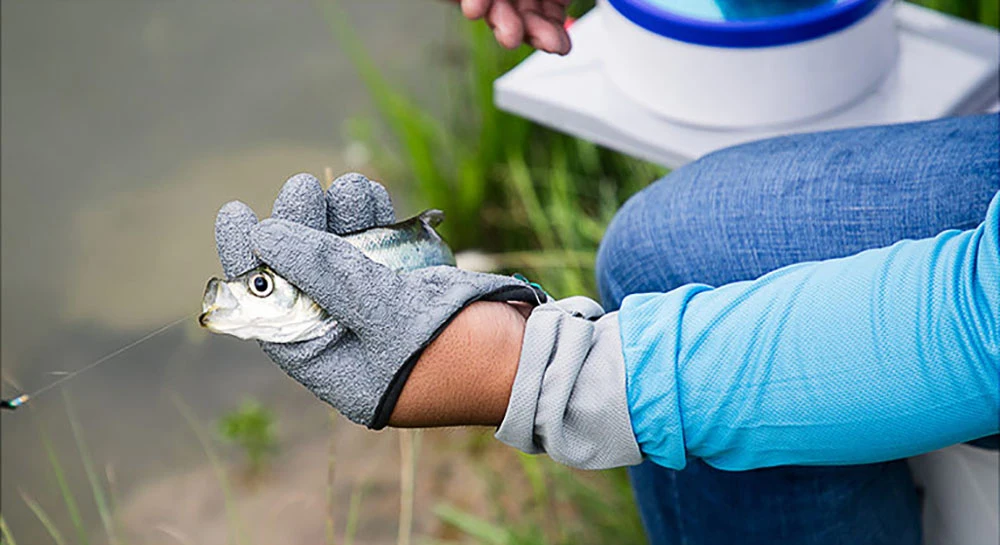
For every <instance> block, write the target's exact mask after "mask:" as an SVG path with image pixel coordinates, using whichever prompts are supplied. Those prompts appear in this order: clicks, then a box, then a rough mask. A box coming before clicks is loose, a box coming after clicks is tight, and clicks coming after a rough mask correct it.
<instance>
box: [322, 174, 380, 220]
mask: <svg viewBox="0 0 1000 545" xmlns="http://www.w3.org/2000/svg"><path fill="white" fill-rule="evenodd" d="M326 208H327V229H328V230H329V231H330V232H332V233H340V234H344V233H350V232H354V231H359V230H362V229H367V228H370V227H373V226H376V225H389V224H391V223H393V222H394V221H395V219H396V218H395V212H394V210H393V207H392V200H391V199H390V198H389V193H388V191H386V189H385V187H383V186H382V184H380V183H378V182H376V181H374V180H370V179H369V178H368V177H366V176H365V175H363V174H360V173H358V172H349V173H347V174H344V175H343V176H340V177H339V178H337V179H336V180H334V181H333V184H331V185H330V189H328V190H327V192H326Z"/></svg>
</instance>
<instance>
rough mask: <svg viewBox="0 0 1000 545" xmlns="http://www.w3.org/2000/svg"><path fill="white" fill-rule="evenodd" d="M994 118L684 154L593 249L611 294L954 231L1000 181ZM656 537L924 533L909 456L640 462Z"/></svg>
mask: <svg viewBox="0 0 1000 545" xmlns="http://www.w3.org/2000/svg"><path fill="white" fill-rule="evenodd" d="M998 123H1000V118H998V116H996V115H987V116H976V117H966V118H955V119H947V120H941V121H934V122H927V123H916V124H907V125H896V126H888V127H872V128H864V129H854V130H847V131H835V132H828V133H819V134H811V135H796V136H789V137H782V138H777V139H771V140H766V141H762V142H756V143H752V144H747V145H743V146H738V147H734V148H730V149H727V150H723V151H720V152H717V153H714V154H711V155H709V156H707V157H705V158H703V159H701V160H699V161H697V162H695V163H692V164H691V165H688V166H686V167H684V168H682V169H680V170H678V171H676V172H674V173H673V174H671V175H670V176H668V177H667V178H666V179H664V180H662V181H660V182H658V183H656V184H654V185H652V186H650V187H649V188H647V189H646V190H644V191H642V192H641V193H639V194H638V195H637V196H635V197H634V198H632V199H631V200H630V201H629V202H628V203H627V204H626V205H625V206H624V207H623V208H622V210H621V211H620V212H619V214H618V215H617V216H616V218H615V220H614V221H613V222H612V224H611V226H610V227H609V229H608V233H607V234H606V236H605V240H604V242H603V243H602V246H601V250H600V252H599V255H598V281H599V286H600V289H601V295H602V298H603V301H604V304H605V306H606V307H607V308H608V309H609V310H613V309H616V308H618V307H619V306H620V304H621V301H622V299H624V297H625V296H626V295H629V294H633V293H642V292H663V291H668V290H670V289H673V288H676V287H678V286H680V285H683V284H687V283H692V282H700V283H704V284H709V285H721V284H725V283H729V282H734V281H739V280H749V279H753V278H756V277H759V276H761V275H764V274H766V273H768V272H770V271H772V270H775V269H778V268H780V267H783V266H785V265H789V264H792V263H797V262H801V261H813V260H821V259H828V258H834V257H841V256H846V255H851V254H854V253H857V252H860V251H862V250H865V249H869V248H876V247H883V246H888V245H890V244H892V243H894V242H896V241H898V240H900V239H904V238H928V237H932V236H934V235H936V234H937V233H939V232H941V231H942V230H945V229H963V230H964V229H972V228H974V227H975V226H976V225H978V224H979V223H980V222H981V221H982V220H983V215H984V212H985V210H986V208H987V206H988V204H989V201H990V199H991V197H992V196H993V195H994V193H996V191H997V190H998V189H1000V166H998V156H1000V149H998V146H1000V130H998ZM631 476H632V480H633V485H634V487H635V492H636V496H637V498H638V500H639V503H640V510H641V512H642V515H643V520H644V522H645V524H646V528H647V531H648V533H649V537H650V539H651V541H652V542H653V543H676V544H679V543H688V544H701V543H705V544H711V543H731V542H736V541H737V540H738V542H740V543H750V544H755V543H804V544H810V543H815V544H827V543H851V544H853V545H869V544H882V543H886V544H889V543H891V544H901V545H907V544H917V543H919V540H920V530H919V505H918V501H917V493H916V491H915V490H914V487H913V485H912V482H911V480H910V477H909V472H908V469H907V467H906V465H905V461H894V462H887V463H882V464H873V465H863V466H850V467H826V468H816V467H811V468H805V467H779V468H771V469H765V470H756V471H748V472H742V473H727V472H724V471H720V470H716V469H713V468H711V467H709V466H707V465H705V464H704V463H702V462H699V461H697V460H692V461H691V462H689V465H688V467H687V468H686V469H684V470H683V471H672V470H668V469H665V468H662V467H660V466H656V465H654V464H651V463H649V462H646V463H644V464H643V465H641V466H638V467H636V468H633V469H632V470H631Z"/></svg>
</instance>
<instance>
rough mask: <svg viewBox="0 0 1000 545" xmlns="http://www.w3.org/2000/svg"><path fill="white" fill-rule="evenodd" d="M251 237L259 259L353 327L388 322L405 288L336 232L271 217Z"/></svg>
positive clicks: (356, 329)
mask: <svg viewBox="0 0 1000 545" xmlns="http://www.w3.org/2000/svg"><path fill="white" fill-rule="evenodd" d="M250 239H251V244H252V245H253V249H254V251H255V252H256V253H257V255H258V256H259V257H260V259H261V260H263V261H264V262H265V263H267V264H268V265H270V266H271V268H272V269H274V270H275V271H276V272H277V273H278V274H280V275H281V276H283V277H284V278H285V279H286V280H288V281H289V282H291V283H292V284H293V285H295V286H296V287H297V288H299V289H300V290H302V291H303V292H305V293H306V294H308V295H309V296H310V297H312V298H313V300H315V301H316V303H318V304H319V305H320V306H321V307H322V308H324V309H325V310H326V311H327V312H329V313H330V314H331V315H332V316H333V317H335V318H336V319H337V320H338V321H339V322H340V323H341V324H342V325H343V326H344V327H346V328H347V329H349V330H351V331H354V332H355V333H358V334H362V333H363V332H365V331H367V329H368V327H369V326H371V325H374V324H375V323H382V322H385V321H386V320H387V319H388V318H389V317H390V316H391V315H392V308H393V306H394V304H395V302H396V299H397V298H398V296H399V295H400V294H401V293H402V291H403V290H402V289H401V288H402V283H403V280H402V278H400V277H399V275H397V274H395V273H393V272H392V271H391V270H389V269H388V268H386V267H385V266H383V265H380V264H378V263H375V262H374V261H372V260H370V259H368V258H367V257H366V256H365V255H364V254H363V253H361V251H360V250H358V249H357V248H355V247H354V246H351V244H350V243H348V242H346V241H345V240H344V239H342V238H340V237H338V236H336V235H332V234H329V233H325V232H323V231H317V230H315V229H309V228H307V227H304V226H302V225H300V224H297V223H293V222H289V221H283V220H275V219H269V220H264V221H262V222H261V223H260V224H258V225H257V226H256V227H255V228H254V229H253V230H252V231H251V233H250Z"/></svg>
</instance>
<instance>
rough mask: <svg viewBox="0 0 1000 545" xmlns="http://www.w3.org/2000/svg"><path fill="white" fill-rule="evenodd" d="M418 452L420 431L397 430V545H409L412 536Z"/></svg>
mask: <svg viewBox="0 0 1000 545" xmlns="http://www.w3.org/2000/svg"><path fill="white" fill-rule="evenodd" d="M419 450H420V430H399V454H400V460H401V463H400V467H399V473H400V478H399V481H400V494H399V537H398V538H397V539H396V543H397V545H410V539H411V537H412V534H413V495H414V489H415V485H416V473H417V468H416V466H417V453H418V451H419Z"/></svg>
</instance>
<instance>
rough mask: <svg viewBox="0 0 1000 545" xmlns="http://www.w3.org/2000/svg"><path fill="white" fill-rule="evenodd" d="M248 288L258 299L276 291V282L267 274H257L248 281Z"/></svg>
mask: <svg viewBox="0 0 1000 545" xmlns="http://www.w3.org/2000/svg"><path fill="white" fill-rule="evenodd" d="M247 288H248V289H249V290H250V293H252V294H254V295H256V296H257V297H267V296H268V295H271V292H272V291H274V282H273V281H272V280H271V277H270V276H269V275H267V274H265V273H257V274H255V275H253V276H251V277H250V278H248V279H247Z"/></svg>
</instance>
